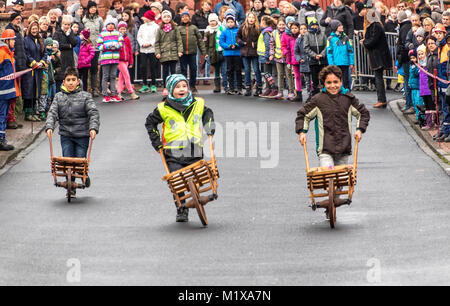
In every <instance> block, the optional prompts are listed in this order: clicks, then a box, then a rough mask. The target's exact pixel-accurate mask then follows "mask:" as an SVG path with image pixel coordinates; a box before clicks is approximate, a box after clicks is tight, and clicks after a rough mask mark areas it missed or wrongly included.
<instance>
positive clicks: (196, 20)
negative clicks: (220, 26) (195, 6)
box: [191, 9, 211, 30]
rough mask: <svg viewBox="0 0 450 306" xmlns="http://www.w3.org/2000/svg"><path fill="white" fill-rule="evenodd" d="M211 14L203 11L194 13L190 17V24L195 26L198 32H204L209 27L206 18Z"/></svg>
mask: <svg viewBox="0 0 450 306" xmlns="http://www.w3.org/2000/svg"><path fill="white" fill-rule="evenodd" d="M209 14H211V12H204V11H203V9H200V10H198V11H197V12H195V14H194V16H192V20H191V23H192V24H193V25H195V26H196V27H197V28H198V29H199V30H204V29H206V27H207V26H208V25H209V22H208V17H209Z"/></svg>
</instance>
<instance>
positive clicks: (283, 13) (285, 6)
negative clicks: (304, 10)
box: [279, 1, 298, 26]
mask: <svg viewBox="0 0 450 306" xmlns="http://www.w3.org/2000/svg"><path fill="white" fill-rule="evenodd" d="M279 7H280V17H282V18H284V20H286V17H289V16H297V15H298V10H297V9H296V8H295V6H293V5H292V4H291V3H289V2H287V1H280V4H279ZM286 26H287V25H286Z"/></svg>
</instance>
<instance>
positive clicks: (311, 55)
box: [303, 18, 327, 95]
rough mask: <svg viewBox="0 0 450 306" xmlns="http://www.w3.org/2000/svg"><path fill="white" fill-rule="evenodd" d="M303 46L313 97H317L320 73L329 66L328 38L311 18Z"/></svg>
mask: <svg viewBox="0 0 450 306" xmlns="http://www.w3.org/2000/svg"><path fill="white" fill-rule="evenodd" d="M303 46H304V49H305V52H306V54H308V60H309V69H310V70H311V79H312V95H315V94H317V93H318V92H319V72H320V71H321V70H322V69H323V68H324V67H325V66H326V65H327V59H326V52H327V49H326V47H327V38H326V36H325V34H324V33H322V32H321V31H320V28H319V24H318V23H317V20H314V19H312V18H310V23H309V25H308V33H306V35H305V38H304V41H303Z"/></svg>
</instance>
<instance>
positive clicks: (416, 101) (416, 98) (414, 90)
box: [408, 49, 425, 124]
mask: <svg viewBox="0 0 450 306" xmlns="http://www.w3.org/2000/svg"><path fill="white" fill-rule="evenodd" d="M409 59H410V61H411V65H410V68H409V80H408V86H409V88H410V89H411V99H412V102H413V106H414V110H415V112H416V121H415V123H416V124H419V122H421V121H423V120H424V119H425V118H419V116H420V115H419V114H420V107H421V106H423V99H422V97H421V96H420V79H419V68H418V67H417V66H416V65H415V64H416V63H417V52H416V50H414V49H412V50H409Z"/></svg>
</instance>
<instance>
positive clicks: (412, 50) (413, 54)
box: [408, 49, 417, 58]
mask: <svg viewBox="0 0 450 306" xmlns="http://www.w3.org/2000/svg"><path fill="white" fill-rule="evenodd" d="M408 56H409V57H410V58H411V56H414V57H416V58H417V52H416V50H415V49H411V50H409V52H408Z"/></svg>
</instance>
